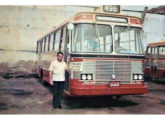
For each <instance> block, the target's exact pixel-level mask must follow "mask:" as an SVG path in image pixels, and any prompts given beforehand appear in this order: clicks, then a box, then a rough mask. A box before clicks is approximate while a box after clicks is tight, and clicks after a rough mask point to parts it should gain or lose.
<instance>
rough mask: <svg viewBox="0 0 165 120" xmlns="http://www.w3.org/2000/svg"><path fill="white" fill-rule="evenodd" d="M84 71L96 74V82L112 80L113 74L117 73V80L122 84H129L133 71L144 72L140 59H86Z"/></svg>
mask: <svg viewBox="0 0 165 120" xmlns="http://www.w3.org/2000/svg"><path fill="white" fill-rule="evenodd" d="M83 71H85V73H92V74H94V80H95V82H96V84H98V83H104V82H105V83H106V82H107V81H112V80H113V79H112V75H115V76H116V80H117V81H121V84H129V83H131V80H132V74H133V73H142V63H141V62H138V61H84V62H83ZM103 81H104V82H103Z"/></svg>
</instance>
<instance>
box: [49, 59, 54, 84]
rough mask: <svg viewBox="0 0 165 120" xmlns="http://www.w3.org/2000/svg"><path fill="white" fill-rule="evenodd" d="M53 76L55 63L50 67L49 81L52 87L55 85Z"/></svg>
mask: <svg viewBox="0 0 165 120" xmlns="http://www.w3.org/2000/svg"><path fill="white" fill-rule="evenodd" d="M52 75H53V62H51V64H50V66H49V81H50V85H53V80H52Z"/></svg>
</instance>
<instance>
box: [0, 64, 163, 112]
mask: <svg viewBox="0 0 165 120" xmlns="http://www.w3.org/2000/svg"><path fill="white" fill-rule="evenodd" d="M0 67H1V69H0V114H81V115H84V114H88V115H89V114H106V115H112V114H165V83H156V82H150V81H146V84H147V86H148V88H149V92H148V93H147V94H144V95H127V96H122V97H121V98H119V99H115V98H111V97H110V96H99V97H74V98H70V97H66V96H65V97H64V98H63V101H62V105H63V109H56V110H54V109H53V108H52V87H51V86H49V85H46V86H43V85H42V83H41V80H40V79H39V78H37V77H36V75H35V74H34V73H32V72H28V71H20V69H15V68H13V67H8V66H7V65H3V67H2V65H1V66H0Z"/></svg>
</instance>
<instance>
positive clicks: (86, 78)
mask: <svg viewBox="0 0 165 120" xmlns="http://www.w3.org/2000/svg"><path fill="white" fill-rule="evenodd" d="M80 79H81V80H92V79H93V75H92V74H81V78H80Z"/></svg>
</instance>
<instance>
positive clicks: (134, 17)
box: [37, 12, 141, 41]
mask: <svg viewBox="0 0 165 120" xmlns="http://www.w3.org/2000/svg"><path fill="white" fill-rule="evenodd" d="M83 15H100V16H112V17H115V16H116V17H121V18H133V19H138V21H133V22H138V23H137V24H139V25H141V19H140V18H139V17H136V16H128V15H121V14H112V13H98V12H80V13H77V14H76V15H74V16H73V17H71V18H70V19H68V20H65V21H64V22H62V23H61V24H59V25H57V26H56V27H55V28H53V29H52V30H51V31H50V32H48V33H47V34H45V35H44V36H42V37H40V39H38V40H37V41H40V40H42V39H44V38H45V37H46V36H47V35H49V34H51V33H52V32H54V31H55V30H57V29H59V28H61V26H63V25H65V24H67V23H68V22H73V23H74V22H76V19H77V22H78V21H81V20H80V19H81V18H80V19H79V20H78V17H79V16H83ZM87 19H88V20H90V21H91V20H92V19H91V17H90V16H88V17H87ZM93 22H95V21H93ZM135 24H136V23H135Z"/></svg>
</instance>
